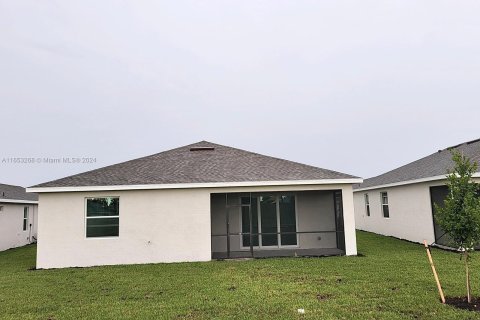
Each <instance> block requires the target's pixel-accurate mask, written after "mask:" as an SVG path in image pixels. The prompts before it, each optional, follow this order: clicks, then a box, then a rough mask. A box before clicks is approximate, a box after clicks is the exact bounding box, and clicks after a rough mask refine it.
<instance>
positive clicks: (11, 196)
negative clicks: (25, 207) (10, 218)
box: [0, 183, 38, 203]
mask: <svg viewBox="0 0 480 320" xmlns="http://www.w3.org/2000/svg"><path fill="white" fill-rule="evenodd" d="M31 201H38V195H37V194H35V193H27V192H25V188H23V187H20V186H12V185H9V184H2V183H0V202H18V203H25V202H27V203H28V202H31Z"/></svg>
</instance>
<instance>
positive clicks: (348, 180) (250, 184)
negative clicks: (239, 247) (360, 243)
mask: <svg viewBox="0 0 480 320" xmlns="http://www.w3.org/2000/svg"><path fill="white" fill-rule="evenodd" d="M362 182H363V179H361V178H345V179H321V180H285V181H244V182H208V183H174V184H146V185H114V186H77V187H75V186H74V187H30V188H27V192H35V193H47V192H81V191H114V190H119V191H120V190H157V189H198V188H230V187H257V186H293V185H325V184H358V183H362Z"/></svg>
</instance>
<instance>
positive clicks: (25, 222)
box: [0, 184, 38, 251]
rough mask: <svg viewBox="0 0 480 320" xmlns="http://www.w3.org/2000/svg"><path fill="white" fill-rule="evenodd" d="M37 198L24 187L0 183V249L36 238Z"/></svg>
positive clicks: (33, 240)
mask: <svg viewBox="0 0 480 320" xmlns="http://www.w3.org/2000/svg"><path fill="white" fill-rule="evenodd" d="M37 200H38V196H37V195H36V194H33V193H27V192H26V191H25V188H22V187H19V186H12V185H8V184H0V251H3V250H7V249H10V248H16V247H21V246H24V245H27V244H30V243H33V242H35V241H36V240H37V213H38V201H37Z"/></svg>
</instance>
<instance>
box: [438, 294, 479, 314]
mask: <svg viewBox="0 0 480 320" xmlns="http://www.w3.org/2000/svg"><path fill="white" fill-rule="evenodd" d="M445 302H446V304H448V305H451V306H453V307H455V308H459V309H464V310H469V311H477V312H480V298H472V302H471V303H468V302H467V297H447V298H445Z"/></svg>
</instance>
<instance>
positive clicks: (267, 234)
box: [260, 196, 278, 246]
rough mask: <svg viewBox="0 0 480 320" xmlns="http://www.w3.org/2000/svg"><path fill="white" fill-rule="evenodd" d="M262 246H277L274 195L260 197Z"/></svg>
mask: <svg viewBox="0 0 480 320" xmlns="http://www.w3.org/2000/svg"><path fill="white" fill-rule="evenodd" d="M260 211H261V215H260V220H261V224H262V246H277V245H278V236H277V232H278V231H277V203H276V197H274V196H261V197H260Z"/></svg>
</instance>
